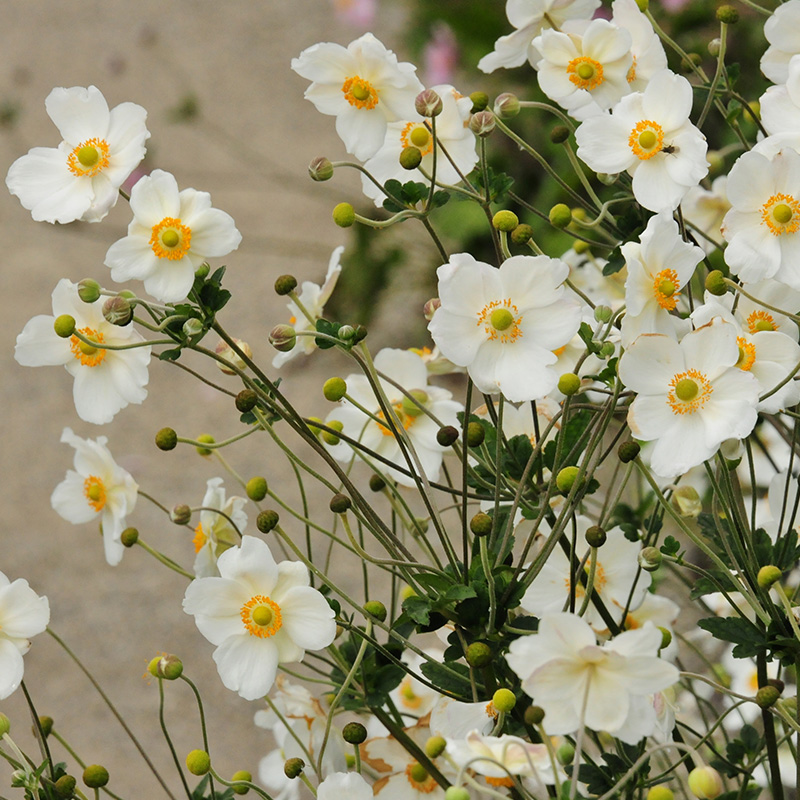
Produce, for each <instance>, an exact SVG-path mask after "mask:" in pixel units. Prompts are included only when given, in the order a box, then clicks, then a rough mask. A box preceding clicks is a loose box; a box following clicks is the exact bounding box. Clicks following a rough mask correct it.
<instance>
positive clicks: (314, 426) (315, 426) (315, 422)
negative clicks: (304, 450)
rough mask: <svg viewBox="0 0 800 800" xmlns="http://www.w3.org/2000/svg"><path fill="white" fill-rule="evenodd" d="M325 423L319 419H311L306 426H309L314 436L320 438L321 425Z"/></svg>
mask: <svg viewBox="0 0 800 800" xmlns="http://www.w3.org/2000/svg"><path fill="white" fill-rule="evenodd" d="M324 424H325V423H324V422H323V421H322V420H321V419H320V418H319V417H309V418H308V421H307V422H306V425H307V426H308V430H309V431H311V434H312V435H313V436H319V431H320V428H319V426H320V425H324Z"/></svg>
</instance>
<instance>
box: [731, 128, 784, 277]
mask: <svg viewBox="0 0 800 800" xmlns="http://www.w3.org/2000/svg"><path fill="white" fill-rule="evenodd" d="M764 141H765V142H767V141H769V139H765V140H764ZM798 186H800V154H798V153H796V152H795V151H794V150H791V149H789V148H786V149H784V150H781V151H780V152H778V153H777V154H776V155H775V156H774V157H773V158H772V159H770V158H767V157H766V156H765V155H762V154H761V153H756V152H750V153H744V154H743V155H741V156H740V157H739V158H738V159H737V160H736V163H735V164H734V165H733V167H732V168H731V171H730V173H729V174H728V187H727V188H728V199H729V200H730V203H731V210H730V211H729V212H728V213H727V214H726V215H725V219H724V220H723V223H722V235H723V237H724V238H725V239H726V240H727V242H728V246H727V247H726V248H725V262H726V263H727V264H728V266H729V267H730V268H731V270H732V271H733V272H734V273H735V274H736V275H738V276H739V278H740V279H741V280H743V281H744V282H746V283H752V282H755V281H761V280H764V279H765V278H774V279H775V280H776V281H779V282H780V283H783V284H786V285H787V286H791V287H792V288H793V289H800V269H798V267H797V263H798V259H800V234H798V231H800V191H798Z"/></svg>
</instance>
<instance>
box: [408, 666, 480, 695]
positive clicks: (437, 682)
mask: <svg viewBox="0 0 800 800" xmlns="http://www.w3.org/2000/svg"><path fill="white" fill-rule="evenodd" d="M420 671H421V672H422V674H423V675H424V676H425V677H426V678H427V679H428V680H429V681H430V682H431V683H432V684H433V685H434V686H435V687H436V688H437V689H441V690H443V691H444V692H447V693H448V694H452V695H455V696H456V697H459V698H461V699H462V700H463V701H464V702H465V703H466V702H471V701H472V689H471V686H470V680H469V668H468V667H466V666H464V664H458V663H456V662H450V663H449V664H448V665H447V666H446V667H445V666H443V665H442V664H437V663H435V662H434V661H423V662H422V664H421V665H420ZM453 673H456V674H453Z"/></svg>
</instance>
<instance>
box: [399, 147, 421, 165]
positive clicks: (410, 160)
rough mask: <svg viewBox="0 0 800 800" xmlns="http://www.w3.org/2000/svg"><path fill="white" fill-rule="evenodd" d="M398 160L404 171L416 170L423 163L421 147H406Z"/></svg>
mask: <svg viewBox="0 0 800 800" xmlns="http://www.w3.org/2000/svg"><path fill="white" fill-rule="evenodd" d="M398 160H399V162H400V166H401V167H402V168H403V169H408V170H412V169H416V168H417V167H418V166H419V165H420V164H421V163H422V151H421V150H420V149H419V147H413V146H412V147H404V148H403V149H402V150H401V151H400V157H399V159H398Z"/></svg>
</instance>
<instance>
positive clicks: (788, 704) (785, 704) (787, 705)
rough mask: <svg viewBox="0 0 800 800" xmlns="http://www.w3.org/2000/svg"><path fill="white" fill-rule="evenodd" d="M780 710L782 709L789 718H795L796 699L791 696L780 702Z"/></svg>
mask: <svg viewBox="0 0 800 800" xmlns="http://www.w3.org/2000/svg"><path fill="white" fill-rule="evenodd" d="M781 708H783V709H784V711H786V713H787V714H789V716H790V717H797V697H796V696H794V695H792V696H791V697H787V698H786V699H785V700H781Z"/></svg>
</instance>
